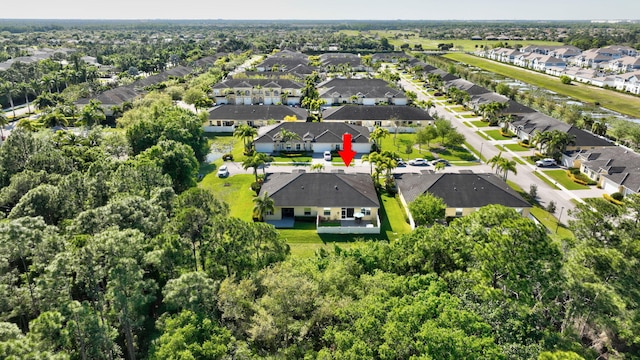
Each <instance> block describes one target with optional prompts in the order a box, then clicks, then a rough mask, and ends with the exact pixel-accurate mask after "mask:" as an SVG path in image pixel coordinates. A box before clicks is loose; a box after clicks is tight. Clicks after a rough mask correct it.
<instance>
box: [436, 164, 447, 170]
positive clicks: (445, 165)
mask: <svg viewBox="0 0 640 360" xmlns="http://www.w3.org/2000/svg"><path fill="white" fill-rule="evenodd" d="M446 167H447V164H445V163H444V162H438V163H437V164H436V165H435V170H436V171H440V170H444V169H445V168H446Z"/></svg>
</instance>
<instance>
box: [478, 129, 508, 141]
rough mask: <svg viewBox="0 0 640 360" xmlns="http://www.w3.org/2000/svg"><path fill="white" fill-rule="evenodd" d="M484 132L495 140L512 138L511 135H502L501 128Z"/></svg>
mask: <svg viewBox="0 0 640 360" xmlns="http://www.w3.org/2000/svg"><path fill="white" fill-rule="evenodd" d="M484 133H485V134H487V136H488V137H490V138H492V139H494V140H511V137H507V136H504V135H502V133H501V132H500V130H484Z"/></svg>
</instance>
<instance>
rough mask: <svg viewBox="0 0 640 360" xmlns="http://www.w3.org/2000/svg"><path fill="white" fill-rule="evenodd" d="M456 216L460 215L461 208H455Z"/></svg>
mask: <svg viewBox="0 0 640 360" xmlns="http://www.w3.org/2000/svg"><path fill="white" fill-rule="evenodd" d="M456 216H462V208H456Z"/></svg>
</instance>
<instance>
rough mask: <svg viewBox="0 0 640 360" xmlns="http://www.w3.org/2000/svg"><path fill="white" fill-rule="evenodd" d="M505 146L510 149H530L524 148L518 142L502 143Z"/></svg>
mask: <svg viewBox="0 0 640 360" xmlns="http://www.w3.org/2000/svg"><path fill="white" fill-rule="evenodd" d="M504 147H505V148H507V149H509V150H511V151H529V150H531V149H529V148H526V147H524V146H522V145H520V144H505V145H504Z"/></svg>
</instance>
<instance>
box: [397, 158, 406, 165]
mask: <svg viewBox="0 0 640 360" xmlns="http://www.w3.org/2000/svg"><path fill="white" fill-rule="evenodd" d="M396 165H397V166H407V163H406V162H404V160H402V159H401V158H397V159H396Z"/></svg>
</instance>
